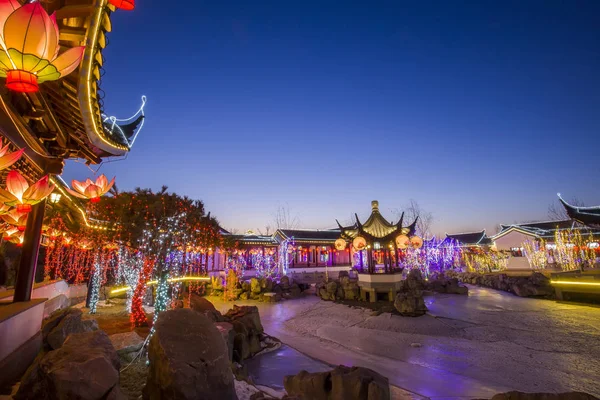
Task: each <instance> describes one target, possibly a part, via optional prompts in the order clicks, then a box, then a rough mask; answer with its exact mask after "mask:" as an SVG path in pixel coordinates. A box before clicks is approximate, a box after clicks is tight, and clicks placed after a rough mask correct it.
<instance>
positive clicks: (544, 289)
mask: <svg viewBox="0 0 600 400" xmlns="http://www.w3.org/2000/svg"><path fill="white" fill-rule="evenodd" d="M446 276H449V277H453V278H457V279H458V280H459V281H460V282H463V283H469V284H472V285H477V286H484V287H489V288H492V289H497V290H503V291H505V292H510V293H514V294H516V295H517V296H520V297H545V298H552V297H553V296H554V288H553V287H552V285H551V284H550V279H549V278H548V277H546V276H545V275H544V274H542V273H539V272H534V273H532V274H531V275H529V276H509V275H507V274H479V273H476V272H456V271H447V272H446Z"/></svg>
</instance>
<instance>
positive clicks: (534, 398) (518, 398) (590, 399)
mask: <svg viewBox="0 0 600 400" xmlns="http://www.w3.org/2000/svg"><path fill="white" fill-rule="evenodd" d="M492 400H598V398H597V397H594V396H592V395H591V394H587V393H583V392H566V393H523V392H516V391H515V392H507V393H500V394H497V395H494V397H492Z"/></svg>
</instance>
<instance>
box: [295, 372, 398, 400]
mask: <svg viewBox="0 0 600 400" xmlns="http://www.w3.org/2000/svg"><path fill="white" fill-rule="evenodd" d="M283 384H284V387H285V390H286V392H287V393H288V396H290V397H291V398H296V399H300V400H389V399H390V387H389V382H388V379H387V378H386V377H384V376H382V375H380V374H378V373H377V372H375V371H373V370H370V369H368V368H362V367H346V366H343V365H340V366H337V367H335V369H333V370H332V371H329V372H316V373H308V372H306V371H300V373H298V374H297V375H289V376H286V377H285V378H284V381H283Z"/></svg>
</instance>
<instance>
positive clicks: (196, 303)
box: [190, 293, 217, 312]
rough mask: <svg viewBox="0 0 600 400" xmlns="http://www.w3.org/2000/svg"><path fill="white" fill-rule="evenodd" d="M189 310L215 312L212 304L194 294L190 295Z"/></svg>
mask: <svg viewBox="0 0 600 400" xmlns="http://www.w3.org/2000/svg"><path fill="white" fill-rule="evenodd" d="M190 308H191V309H192V310H194V311H199V312H204V311H217V309H216V308H215V306H214V305H213V303H211V302H210V301H208V300H206V299H205V298H204V297H202V296H198V295H197V294H195V293H192V294H191V295H190Z"/></svg>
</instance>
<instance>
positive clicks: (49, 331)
mask: <svg viewBox="0 0 600 400" xmlns="http://www.w3.org/2000/svg"><path fill="white" fill-rule="evenodd" d="M82 315H83V313H82V312H81V310H79V309H75V308H67V309H64V310H59V311H57V312H55V313H53V314H52V315H51V316H50V317H49V318H48V319H46V321H44V323H43V325H42V337H43V341H44V346H45V347H46V348H47V349H50V350H56V349H59V348H60V347H61V346H62V345H63V343H64V342H65V340H67V337H68V336H69V335H72V334H74V333H83V332H91V331H94V330H97V329H98V323H97V322H96V321H95V320H82Z"/></svg>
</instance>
